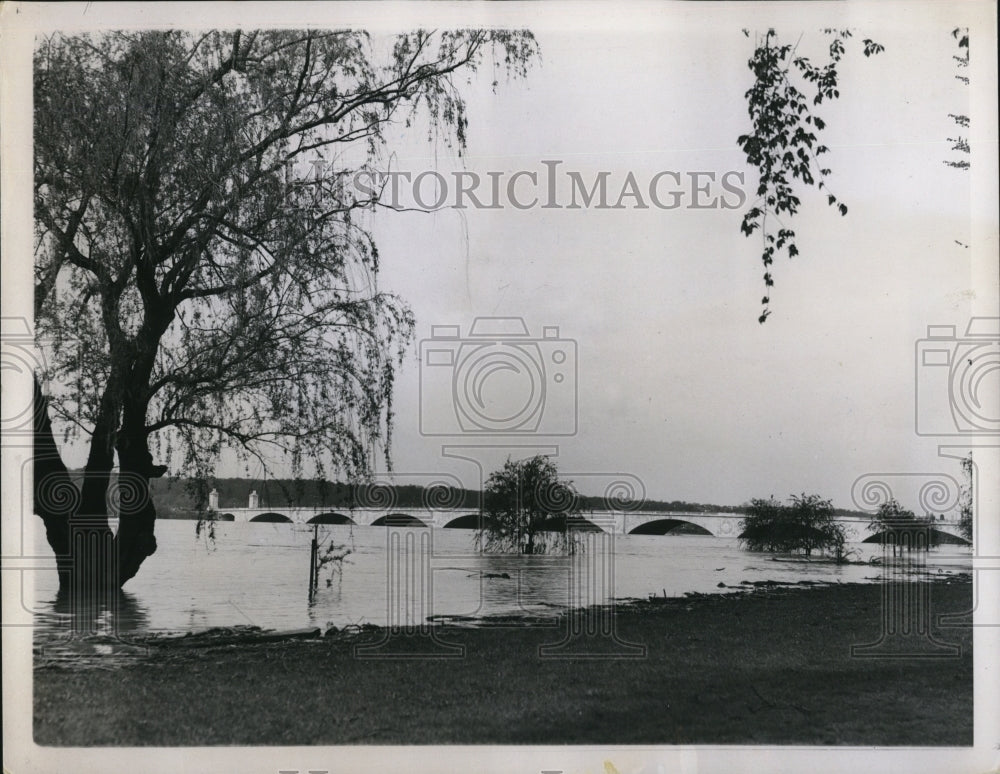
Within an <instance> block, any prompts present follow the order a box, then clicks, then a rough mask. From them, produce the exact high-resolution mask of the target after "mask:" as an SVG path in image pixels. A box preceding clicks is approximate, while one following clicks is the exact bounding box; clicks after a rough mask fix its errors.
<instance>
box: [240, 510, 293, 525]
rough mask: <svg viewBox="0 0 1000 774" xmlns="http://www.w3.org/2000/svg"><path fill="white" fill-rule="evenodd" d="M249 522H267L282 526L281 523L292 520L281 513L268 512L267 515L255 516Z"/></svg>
mask: <svg viewBox="0 0 1000 774" xmlns="http://www.w3.org/2000/svg"><path fill="white" fill-rule="evenodd" d="M250 521H259V522H267V523H269V524H283V523H290V522H291V521H292V520H291V519H290V518H288V517H287V516H286V515H285V514H283V513H275V512H274V511H268V512H267V513H259V514H257V515H256V516H254V517H253V518H252V519H250Z"/></svg>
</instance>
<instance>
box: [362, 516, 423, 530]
mask: <svg viewBox="0 0 1000 774" xmlns="http://www.w3.org/2000/svg"><path fill="white" fill-rule="evenodd" d="M371 526H373V527H427V526H429V525H428V524H426V523H425V522H423V521H421V520H420V519H418V518H417V517H416V516H411V515H410V514H408V513H389V514H386V515H385V516H380V517H379V518H377V519H375V521H373V522H372V523H371Z"/></svg>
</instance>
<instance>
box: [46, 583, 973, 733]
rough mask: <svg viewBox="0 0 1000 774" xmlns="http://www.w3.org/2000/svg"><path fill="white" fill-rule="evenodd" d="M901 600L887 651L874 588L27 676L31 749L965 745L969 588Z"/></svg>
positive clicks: (337, 637) (509, 621)
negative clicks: (921, 625)
mask: <svg viewBox="0 0 1000 774" xmlns="http://www.w3.org/2000/svg"><path fill="white" fill-rule="evenodd" d="M908 586H909V587H910V590H911V591H915V590H919V593H918V594H916V596H914V597H913V599H918V600H920V599H926V600H928V601H929V605H930V610H929V613H930V618H929V619H928V620H929V621H930V622H931V628H930V629H929V630H928V631H924V632H919V633H915V634H914V635H912V636H910V637H908V638H907V637H902V638H901V637H885V636H884V634H885V632H884V629H885V624H884V620H885V617H886V615H885V614H886V612H887V611H886V609H885V608H884V604H885V602H884V599H883V587H882V586H881V585H880V584H842V585H841V584H833V585H824V586H797V587H796V586H791V587H790V586H780V585H779V586H767V585H763V586H761V587H759V588H756V589H752V590H749V591H746V592H743V593H739V592H737V593H728V594H697V595H693V594H692V595H688V596H685V597H680V598H667V599H663V598H652V599H649V600H635V601H630V602H626V603H622V604H619V605H616V606H615V607H614V608H594V609H590V610H587V611H575V612H571V613H569V614H566V615H564V616H561V617H558V618H554V619H553V618H548V619H541V618H539V619H534V620H532V619H526V618H524V617H516V616H514V617H503V618H501V617H497V618H496V619H494V620H490V621H486V622H483V621H480V622H477V624H476V625H475V626H472V625H468V623H469V622H460V621H459V622H452V623H439V624H435V625H428V626H427V627H426V628H424V629H422V630H419V631H417V632H411V633H393V632H391V631H389V630H386V629H380V628H378V627H371V626H369V627H355V628H349V629H345V630H334V631H330V632H328V633H327V634H328V635H329V636H319V635H320V634H321V633H320V632H316V631H309V630H302V631H299V632H297V633H294V636H290V637H275V636H274V635H273V633H265V632H259V631H258V632H247V631H229V632H219V631H216V632H214V633H213V632H209V633H203V634H201V635H193V636H189V637H183V638H177V637H173V638H148V639H146V640H143V641H134V642H132V643H131V645H132V646H133V647H134V648H135V651H134V652H132V653H126V654H124V655H123V656H119V657H117V658H116V659H115V660H114V662H113V663H112V661H110V660H109V663H108V665H107V668H100V666H99V665H100V661H99V660H98V661H97V662H96V663H97V664H98V667H97V668H93V666H94V663H95V662H94V661H93V660H90V666H89V667H88V666H84V665H82V664H81V665H73V664H72V662H66V661H59V660H51V659H50V660H46V659H45V658H43V657H36V668H35V671H34V735H35V740H36V742H37V743H38V744H43V745H57V746H64V745H72V746H75V745H81V746H90V745H130V746H131V745H289V744H305V745H308V744H324V745H330V744H754V743H767V744H823V745H838V744H839V745H889V746H892V745H950V746H963V745H970V744H971V743H972V721H973V714H972V637H971V629H970V628H968V627H964V628H962V627H950V628H949V627H940V626H939V625H938V621H937V619H938V617H939V616H940V615H942V614H949V613H953V614H959V613H963V612H965V611H967V610H969V609H971V607H972V585H971V581H970V580H969V577H968V576H966V575H956V576H949V577H947V578H942V579H939V580H932V581H924V582H919V583H912V584H908ZM612 612H613V615H612ZM888 612H892V611H888ZM896 613H899V611H896ZM213 638H214V641H213ZM157 639H159V641H157ZM199 640H200V641H199ZM185 641H186V642H185ZM852 646H854V652H853V653H852ZM858 646H869V647H868V648H867V650H865V649H864V648H862V649H861V650H859V649H858Z"/></svg>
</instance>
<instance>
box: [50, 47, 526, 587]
mask: <svg viewBox="0 0 1000 774" xmlns="http://www.w3.org/2000/svg"><path fill="white" fill-rule="evenodd" d="M487 53H492V60H493V63H494V64H493V66H494V67H495V68H496V69H498V70H505V71H506V74H507V75H512V76H523V75H525V73H526V71H527V68H528V66H529V65H530V63H531V61H532V59H533V58H534V56H535V55H536V53H537V47H536V45H535V42H534V39H533V37H532V36H531V34H530V33H527V32H517V31H505V30H496V31H483V30H459V31H445V32H428V31H422V30H418V31H415V32H411V33H405V34H401V35H398V36H395V37H394V38H393V39H391V40H389V41H385V40H373V39H372V38H370V37H369V35H367V34H366V33H364V32H361V31H318V30H307V31H301V30H268V31H235V32H221V31H210V32H205V33H198V34H195V33H191V32H184V31H168V32H157V31H152V32H151V31H139V32H131V31H129V32H125V31H121V32H112V33H106V34H93V35H78V36H69V35H62V34H56V35H52V36H50V37H47V38H45V39H43V40H41V41H40V42H39V44H38V46H37V49H36V54H35V76H34V77H35V83H34V91H35V100H34V111H35V116H34V117H35V160H34V164H35V168H34V171H35V189H34V190H35V202H34V208H35V220H36V254H35V257H36V262H35V280H36V283H35V284H36V297H35V309H36V318H37V330H38V332H39V334H40V336H42V337H43V338H44V340H46V341H49V342H51V347H50V350H49V351H48V352H47V353H46V354H47V356H48V360H49V362H50V363H51V368H50V369H49V371H48V372H47V373H44V374H41V375H40V379H41V380H42V382H43V384H44V387H45V389H46V393H44V394H42V395H41V412H40V413H42V414H46V415H47V414H48V411H49V409H50V408H51V409H52V411H53V412H54V417H53V418H54V419H55V420H56V424H57V425H58V426H59V427H61V428H63V430H64V433H65V436H66V437H63V438H62V440H63V441H65V440H66V438H67V437H70V436H74V437H75V438H76V439H77V440H82V441H84V442H86V443H88V444H89V446H88V458H87V464H86V476H85V479H84V483H83V490H82V493H81V497H80V501H79V503H77V504H75V505H74V506H73V507H72V508H69V509H67V508H65V507H58V504H52V503H50V500H51V498H49V499H48V500H46V498H44V497H42V498H37V499H38V501H39V503H40V505H39V510H40V511H41V513H40V515H41V516H42V517H43V519H45V520H46V525H47V527H49V528H50V530H49V531H50V534H52V532H53V530H55V531H57V532H58V531H59V530H60V529H63V527H62V526H60V525H62V524H63V523H64V522H65V521H66V519H67V518H69V516H71V515H72V513H84V514H88V515H90V516H95V515H96V516H102V515H106V504H105V496H106V490H107V486H108V478H107V475H108V473H109V471H111V470H112V468H113V467H115V465H116V463H117V464H118V465H119V466H120V469H121V472H122V474H124V476H123V478H122V480H128V479H129V476H131V477H133V479H134V481H135V486H134V487H132V488H133V489H134V490H135V491H134V492H132V493H131V494H129V495H128V496H125V495H123V497H122V502H121V512H120V514H119V515H120V516H121V517H122V522H121V527H120V528H119V531H118V535H117V537H116V542H117V544H118V545H117V550H118V553H119V556H120V561H121V562H122V568H121V572H120V576H119V578H118V582H124V581H125V580H127V579H128V578H129V577H131V576H132V575H134V573H135V571H136V570H137V569H138V566H139V564H141V562H142V560H143V559H144V558H145V556H147V555H148V554H149V553H152V551H153V550H155V540H154V539H153V537H152V524H153V519H154V518H155V511H153V509H152V507H151V504H150V503H149V502H148V500H149V498H148V487H147V484H148V479H149V478H150V477H151V476H154V477H155V476H157V475H161V474H162V473H163V472H164V470H165V466H163V465H154V464H153V461H152V458H153V455H154V454H155V455H158V456H159V457H161V458H162V459H163V460H167V461H169V460H170V459H172V458H173V457H174V455H177V456H178V457H179V459H180V460H181V461H182V463H183V465H184V467H185V469H186V471H187V472H200V473H204V472H206V471H208V470H210V468H211V466H212V464H213V463H214V462H215V461H216V459H217V457H218V455H219V453H220V451H221V449H222V448H223V446H228V447H230V448H235V449H237V450H239V451H240V452H241V453H242V454H244V455H245V456H246V457H247V458H250V457H256V458H257V459H259V460H260V461H261V462H263V463H265V464H268V463H270V462H272V461H274V460H275V459H276V458H280V459H281V461H282V462H284V463H286V464H289V463H290V465H291V467H292V469H293V470H295V471H297V472H302V471H309V472H312V473H314V474H315V475H320V474H322V473H323V472H324V471H327V470H334V471H337V472H339V473H340V474H342V475H345V476H346V477H348V478H351V477H357V476H363V475H364V474H365V473H366V471H368V470H369V469H370V466H371V464H372V461H373V454H375V453H376V450H377V449H382V450H383V452H384V454H385V455H386V457H387V458H388V454H389V446H390V437H391V427H392V403H391V398H392V385H393V379H394V375H395V370H396V368H397V367H398V360H399V358H400V357H401V356H402V353H403V351H404V347H405V346H406V344H407V342H408V341H409V339H410V337H411V335H412V329H413V318H412V315H411V313H410V311H409V309H408V308H407V306H406V304H405V303H404V302H403V300H401V299H400V298H397V297H395V296H392V295H390V294H387V293H384V292H382V291H380V290H379V287H378V282H377V276H378V269H379V254H378V249H377V247H376V245H375V242H374V239H373V237H372V231H371V225H370V219H368V218H366V215H367V214H368V213H369V212H370V210H371V209H372V208H374V207H376V206H378V205H379V191H377V190H376V191H375V193H373V194H372V195H371V196H369V197H368V198H356V197H354V196H353V195H352V194H351V192H348V191H346V190H345V186H344V185H343V180H344V176H345V175H350V174H351V173H356V172H358V171H368V172H379V171H384V170H385V169H386V168H387V165H388V163H389V162H388V158H389V154H388V152H387V143H388V138H390V137H391V133H390V129H391V127H393V126H395V125H397V124H400V123H406V124H407V125H409V124H410V123H411V122H414V121H418V120H425V121H426V122H427V126H428V131H430V132H432V133H433V135H434V136H436V137H440V138H443V139H444V141H445V142H448V143H449V144H454V145H457V146H458V148H459V150H461V149H462V147H463V146H464V143H465V137H466V130H467V125H468V121H467V117H466V114H465V103H464V100H463V98H462V95H461V93H460V92H459V90H458V88H457V87H456V85H455V83H454V76H455V75H456V74H457V73H459V72H460V71H462V70H465V71H472V70H475V69H476V68H477V66H478V65H479V64H480V63H481V62H482V61H483V59H484V55H486V54H487ZM494 83H495V79H494ZM316 170H322V171H323V172H322V174H319V173H316ZM310 172H312V174H310ZM45 421H46V422H47V416H46V420H45ZM42 424H44V423H41V420H40V424H39V426H38V427H37V428H36V430H37V432H38V433H39V434H40V436H42V437H47V435H48V434H50V431H51V428H49V427H47V426H44V427H43V426H42ZM53 440H55V439H53ZM63 472H64V470H62V469H61V468H60V464H59V462H58V461H57V462H55V463H54V465H53V470H46V475H47V476H49V477H52V476H59V475H60V474H61V473H63ZM36 484H37V482H36ZM50 506H51V507H50ZM70 511H71V512H72V513H71V512H70ZM53 545H54V547H55V544H53Z"/></svg>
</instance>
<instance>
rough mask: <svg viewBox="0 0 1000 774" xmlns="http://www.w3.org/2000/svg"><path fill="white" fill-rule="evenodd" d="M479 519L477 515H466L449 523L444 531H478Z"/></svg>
mask: <svg viewBox="0 0 1000 774" xmlns="http://www.w3.org/2000/svg"><path fill="white" fill-rule="evenodd" d="M481 518H482V517H481V516H480V515H479V514H478V513H467V514H466V515H465V516H459V517H458V518H455V519H452V520H451V521H449V522H448V523H447V524H445V525H444V529H479V524H480V520H481Z"/></svg>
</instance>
